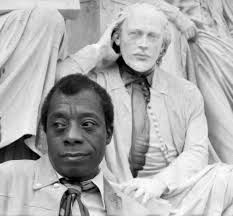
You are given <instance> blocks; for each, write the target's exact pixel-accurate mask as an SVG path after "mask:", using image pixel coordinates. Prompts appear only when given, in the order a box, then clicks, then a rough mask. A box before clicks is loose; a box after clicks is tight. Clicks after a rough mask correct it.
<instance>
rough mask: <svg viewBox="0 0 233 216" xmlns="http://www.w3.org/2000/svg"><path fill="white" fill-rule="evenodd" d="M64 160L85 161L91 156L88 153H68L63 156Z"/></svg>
mask: <svg viewBox="0 0 233 216" xmlns="http://www.w3.org/2000/svg"><path fill="white" fill-rule="evenodd" d="M61 156H62V157H63V158H64V159H67V160H84V159H86V158H87V157H89V156H90V154H88V153H80V152H66V153H63V154H62V155H61Z"/></svg>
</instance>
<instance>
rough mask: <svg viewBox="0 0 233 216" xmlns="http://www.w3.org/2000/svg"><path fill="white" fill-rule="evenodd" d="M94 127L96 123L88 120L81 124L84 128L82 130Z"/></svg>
mask: <svg viewBox="0 0 233 216" xmlns="http://www.w3.org/2000/svg"><path fill="white" fill-rule="evenodd" d="M95 125H96V122H95V121H90V120H88V121H84V122H83V123H82V127H84V128H92V127H94V126H95Z"/></svg>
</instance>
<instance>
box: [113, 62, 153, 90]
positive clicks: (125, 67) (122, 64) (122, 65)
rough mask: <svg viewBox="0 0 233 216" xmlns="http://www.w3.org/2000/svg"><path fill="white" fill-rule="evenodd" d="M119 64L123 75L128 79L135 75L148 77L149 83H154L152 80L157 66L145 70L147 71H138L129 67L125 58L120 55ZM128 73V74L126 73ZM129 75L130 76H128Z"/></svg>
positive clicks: (136, 76)
mask: <svg viewBox="0 0 233 216" xmlns="http://www.w3.org/2000/svg"><path fill="white" fill-rule="evenodd" d="M117 64H118V66H119V68H120V73H121V77H122V78H123V81H124V79H126V80H127V81H128V78H129V79H130V76H131V78H132V77H134V78H136V79H137V78H146V79H147V81H148V83H149V84H150V86H151V85H152V81H153V76H154V71H155V67H153V68H151V69H149V70H147V71H145V72H138V71H136V70H134V69H132V68H131V67H129V66H128V65H127V64H126V63H125V61H124V60H123V58H122V57H120V58H119V59H118V60H117ZM126 74H128V75H126ZM127 77H128V78H127Z"/></svg>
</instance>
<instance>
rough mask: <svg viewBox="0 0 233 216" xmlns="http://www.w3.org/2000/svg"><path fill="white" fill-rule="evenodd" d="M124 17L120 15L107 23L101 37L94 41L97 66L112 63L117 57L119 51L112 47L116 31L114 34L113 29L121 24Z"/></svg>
mask: <svg viewBox="0 0 233 216" xmlns="http://www.w3.org/2000/svg"><path fill="white" fill-rule="evenodd" d="M124 19H125V16H124V15H121V17H119V18H118V19H116V20H115V21H114V22H113V23H112V24H110V25H108V27H107V29H106V30H105V32H104V33H103V35H102V37H101V38H100V39H99V41H98V42H97V43H96V47H97V50H98V56H99V58H98V59H99V61H98V67H106V66H108V65H110V64H112V63H114V62H115V61H116V60H117V58H118V57H119V53H116V51H115V50H114V49H113V43H114V41H115V39H116V36H117V34H116V33H115V34H114V31H115V30H116V28H118V27H119V26H120V25H121V24H122V22H123V21H124Z"/></svg>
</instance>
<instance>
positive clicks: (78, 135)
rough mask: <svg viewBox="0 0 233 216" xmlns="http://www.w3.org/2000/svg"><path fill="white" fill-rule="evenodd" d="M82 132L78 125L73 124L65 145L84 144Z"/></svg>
mask: <svg viewBox="0 0 233 216" xmlns="http://www.w3.org/2000/svg"><path fill="white" fill-rule="evenodd" d="M82 143H83V135H82V130H81V128H80V127H79V126H78V124H77V123H74V122H72V123H71V124H70V127H69V130H68V131H67V135H66V138H65V144H82Z"/></svg>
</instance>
